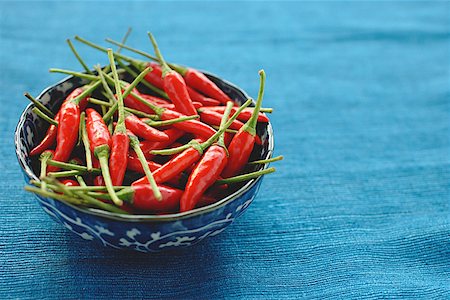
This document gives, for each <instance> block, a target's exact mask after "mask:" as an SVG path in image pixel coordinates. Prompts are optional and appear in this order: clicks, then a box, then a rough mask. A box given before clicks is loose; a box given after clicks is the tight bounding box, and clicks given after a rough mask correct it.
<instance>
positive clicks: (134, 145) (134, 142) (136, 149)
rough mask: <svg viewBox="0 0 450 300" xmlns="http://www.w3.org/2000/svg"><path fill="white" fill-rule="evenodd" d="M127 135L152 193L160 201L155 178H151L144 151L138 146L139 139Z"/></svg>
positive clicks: (160, 197)
mask: <svg viewBox="0 0 450 300" xmlns="http://www.w3.org/2000/svg"><path fill="white" fill-rule="evenodd" d="M129 137H130V145H131V147H132V148H133V150H134V152H136V154H137V157H138V159H139V161H140V162H141V165H142V168H143V169H144V173H145V176H147V180H148V182H149V183H150V185H151V187H152V190H153V195H155V198H156V199H157V200H158V201H161V200H162V195H161V191H160V190H159V188H158V185H157V184H156V182H155V179H154V178H153V174H152V172H151V171H150V168H149V167H148V163H147V160H146V159H145V156H144V153H143V152H142V149H141V147H140V146H139V139H138V138H137V137H136V136H134V135H129Z"/></svg>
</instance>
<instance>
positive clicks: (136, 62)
mask: <svg viewBox="0 0 450 300" xmlns="http://www.w3.org/2000/svg"><path fill="white" fill-rule="evenodd" d="M75 39H76V40H77V41H79V42H81V43H83V44H85V45H88V46H90V47H92V48H94V49H97V50H100V51H102V52H105V53H107V49H106V48H104V47H101V46H99V45H97V44H95V43H93V42H90V41H88V40H86V39H83V38H81V37H79V36H75ZM113 54H114V56H115V57H117V58H120V59H123V60H125V61H128V62H130V63H134V64H137V65H141V66H142V65H144V64H146V63H145V62H144V61H141V60H137V59H134V58H132V57H129V56H125V55H123V54H120V53H117V52H115V53H113Z"/></svg>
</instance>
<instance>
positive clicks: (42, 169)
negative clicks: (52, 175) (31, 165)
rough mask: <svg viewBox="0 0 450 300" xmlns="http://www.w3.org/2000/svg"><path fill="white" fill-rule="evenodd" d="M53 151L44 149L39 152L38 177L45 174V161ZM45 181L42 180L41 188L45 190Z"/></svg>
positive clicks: (41, 177) (50, 156)
mask: <svg viewBox="0 0 450 300" xmlns="http://www.w3.org/2000/svg"><path fill="white" fill-rule="evenodd" d="M52 156H53V151H44V152H42V153H41V155H40V157H39V160H40V161H41V173H40V174H39V175H40V176H39V178H40V179H41V180H42V179H43V178H44V177H45V176H46V175H47V163H48V161H49V160H50V159H51V158H52ZM46 188H47V187H46V183H45V182H42V186H41V189H43V190H45V189H46Z"/></svg>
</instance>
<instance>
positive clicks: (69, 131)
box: [47, 101, 80, 172]
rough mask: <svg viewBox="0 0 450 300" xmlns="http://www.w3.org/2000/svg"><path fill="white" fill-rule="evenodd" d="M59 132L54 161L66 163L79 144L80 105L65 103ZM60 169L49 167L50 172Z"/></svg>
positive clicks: (70, 102) (60, 117)
mask: <svg viewBox="0 0 450 300" xmlns="http://www.w3.org/2000/svg"><path fill="white" fill-rule="evenodd" d="M58 120H59V122H58V132H57V136H56V149H55V155H54V156H53V160H56V161H62V162H66V161H67V160H68V159H69V158H70V155H71V154H72V150H73V148H74V146H75V144H76V143H77V139H78V127H79V124H80V108H79V107H78V104H76V103H74V102H72V101H68V102H64V103H63V105H62V106H61V109H60V111H59V118H58ZM58 170H59V168H58V167H55V166H49V167H48V168H47V171H48V172H55V171H58Z"/></svg>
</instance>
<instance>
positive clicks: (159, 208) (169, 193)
mask: <svg viewBox="0 0 450 300" xmlns="http://www.w3.org/2000/svg"><path fill="white" fill-rule="evenodd" d="M158 188H159V190H160V191H161V195H162V200H161V201H158V200H156V198H155V196H154V195H153V192H152V188H151V186H150V184H142V185H135V186H132V189H133V191H134V193H133V198H132V206H133V207H134V208H137V209H139V210H146V211H154V212H173V211H176V210H177V208H178V206H179V203H180V198H181V195H182V194H183V191H182V190H179V189H175V188H171V187H168V186H164V185H158Z"/></svg>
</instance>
